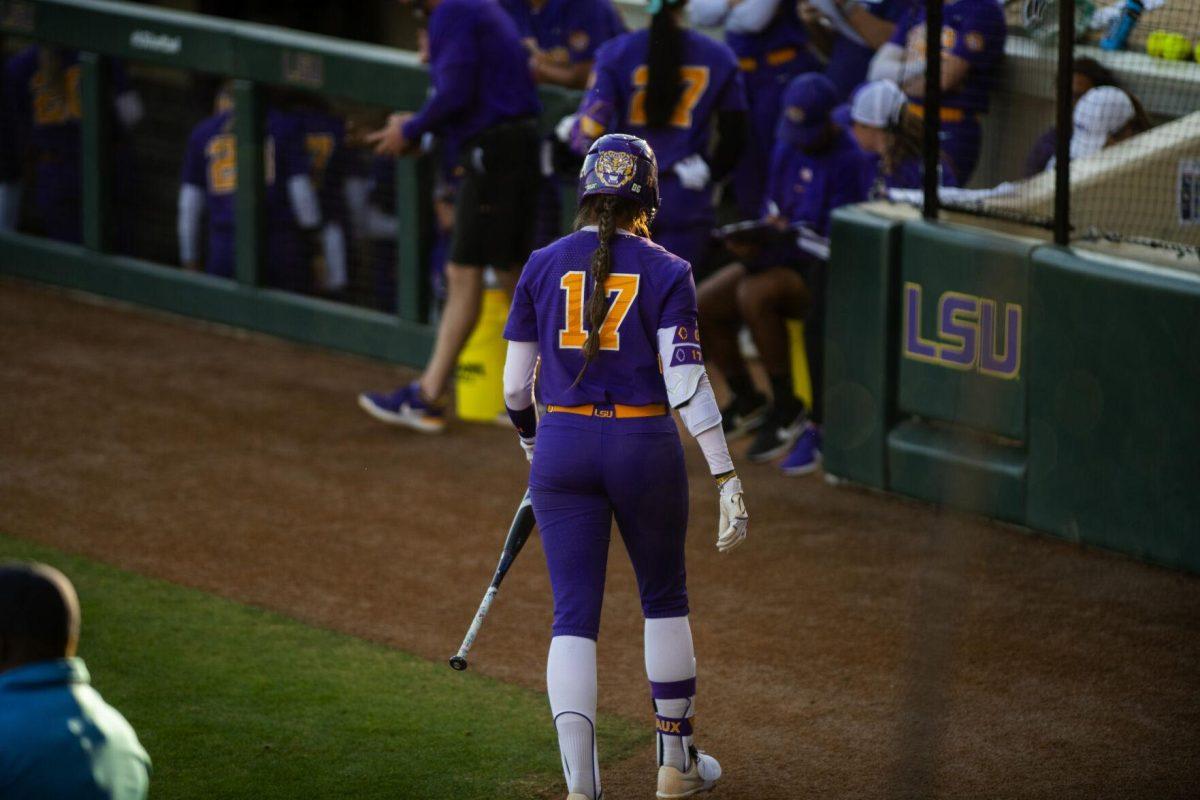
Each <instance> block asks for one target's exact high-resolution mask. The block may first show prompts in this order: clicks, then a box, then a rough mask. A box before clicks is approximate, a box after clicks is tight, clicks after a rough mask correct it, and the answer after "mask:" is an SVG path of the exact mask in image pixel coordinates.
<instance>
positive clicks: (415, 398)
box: [358, 0, 541, 433]
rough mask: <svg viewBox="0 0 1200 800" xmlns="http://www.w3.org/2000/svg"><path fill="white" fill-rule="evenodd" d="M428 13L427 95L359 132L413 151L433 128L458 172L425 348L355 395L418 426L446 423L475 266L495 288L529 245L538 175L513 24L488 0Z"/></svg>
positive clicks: (473, 303)
mask: <svg viewBox="0 0 1200 800" xmlns="http://www.w3.org/2000/svg"><path fill="white" fill-rule="evenodd" d="M419 2H420V5H421V6H422V8H424V9H425V11H427V12H430V17H429V32H428V37H429V68H430V79H431V81H432V83H433V89H434V93H433V96H432V97H431V98H430V99H429V100H428V101H427V102H426V103H425V106H424V108H422V109H421V111H420V112H418V113H416V114H393V115H391V117H389V118H388V122H387V125H386V126H385V127H384V128H383V129H381V130H379V131H376V132H375V133H372V134H370V135H369V136H368V137H367V140H368V141H369V142H372V143H374V144H375V145H376V148H375V152H376V153H377V154H380V155H393V156H401V155H407V154H409V153H412V152H414V151H415V149H416V146H417V144H418V143H419V142H420V140H421V138H422V137H423V136H424V135H425V134H427V133H431V134H433V135H435V136H436V137H437V138H438V139H439V142H440V147H442V148H443V154H444V158H446V159H453V161H452V163H455V164H456V165H457V166H456V169H455V172H456V173H461V180H460V182H459V185H458V193H457V195H456V200H455V203H456V205H455V218H454V234H453V239H452V241H451V244H450V255H449V260H448V261H447V263H446V303H445V306H444V308H443V310H442V316H441V319H440V320H439V322H438V334H437V340H436V341H435V342H434V347H433V354H432V355H431V356H430V358H429V362H428V363H427V364H426V365H425V370H424V372H422V373H421V377H420V378H419V379H418V380H417V381H414V382H413V383H411V384H409V385H407V386H402V387H400V388H398V389H397V390H395V391H394V392H391V393H374V392H370V393H363V394H360V395H359V397H358V404H359V407H361V408H362V409H363V410H364V411H366V412H367V413H368V414H370V415H371V416H372V417H374V418H375V419H378V420H380V421H382V422H387V423H389V424H393V425H401V426H404V427H408V428H412V429H413V430H416V431H420V432H423V433H440V432H441V431H443V430H444V429H445V417H444V410H443V406H444V400H443V397H444V395H445V393H446V390H447V389H448V387H449V384H450V377H451V376H452V375H453V374H454V367H455V363H456V361H457V360H458V355H459V353H460V352H461V351H462V348H463V345H464V344H466V341H467V337H468V336H470V334H471V331H472V330H473V329H474V327H475V321H476V320H477V319H478V317H479V309H480V303H481V301H482V297H483V268H484V267H485V266H488V265H490V266H492V267H494V268H495V270H496V273H497V276H498V278H499V280H500V283H501V285H502V287H503V288H506V289H511V287H512V285H513V284H514V283H515V281H516V272H517V270H519V269H520V266H521V264H522V263H524V261H525V259H526V258H527V257H528V256H529V251H530V250H531V249H532V241H533V226H534V222H535V217H534V215H533V214H530V213H528V204H529V198H531V197H535V196H536V195H537V192H538V186H539V183H540V182H541V175H540V170H539V169H538V134H537V119H536V117H537V114H538V113H539V112H540V111H541V104H540V102H539V100H538V96H537V88H536V86H535V85H534V82H533V77H532V75H531V74H530V72H529V64H528V52H527V51H526V50H525V46H524V45H522V44H521V38H520V35H519V34H518V32H517V26H516V23H514V22H513V21H512V18H511V17H509V16H508V14H506V13H505V12H504V9H503V8H501V7H500V4H499V3H498V2H496V0H419Z"/></svg>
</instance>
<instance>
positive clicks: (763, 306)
mask: <svg viewBox="0 0 1200 800" xmlns="http://www.w3.org/2000/svg"><path fill="white" fill-rule="evenodd" d="M783 101H784V106H783V112H782V114H781V115H780V120H779V130H778V137H777V138H778V140H779V141H778V144H777V145H776V147H775V151H774V153H773V154H772V158H771V180H770V183H769V184H768V187H767V198H766V204H765V206H766V207H765V208H764V218H765V219H766V220H768V221H770V222H772V223H773V226H772V227H773V228H775V229H777V230H778V232H779V235H773V236H771V237H769V238H767V237H764V239H763V241H761V242H757V243H753V244H747V245H743V246H737V247H731V248H730V249H731V250H734V255H736V256H737V257H738V258H739V261H738V262H737V263H733V264H729V265H728V266H726V267H724V268H722V269H721V270H719V271H718V272H716V273H714V274H713V275H711V276H709V278H708V279H707V280H705V281H704V283H703V284H701V286H700V314H701V323H702V326H703V329H704V338H705V343H706V344H707V345H708V348H709V352H710V354H711V355H712V358H713V362H714V363H715V364H716V365H717V367H718V369H720V370H721V373H722V374H723V375H724V376H725V378H726V380H727V381H728V383H729V386H730V389H731V391H732V394H733V397H732V398H731V400H730V402H729V404H728V405H727V406H726V408H725V409H724V411H723V413H722V416H723V425H724V427H725V430H726V431H727V432H728V433H730V435H733V434H735V433H739V434H740V433H749V432H751V431H754V430H756V429H757V431H758V434H757V436H755V439H754V441H753V443H752V444H751V445H750V449H749V450H748V451H747V457H748V458H750V459H751V460H752V461H758V462H765V461H769V460H771V459H773V458H775V457H777V456H779V455H782V454H784V453H785V452H787V451H788V449H789V448H794V452H793V453H792V454H791V455H789V457H788V458H787V459H785V461H784V463H783V464H781V467H782V468H783V469H784V470H785V472H787V473H788V474H806V473H807V472H811V471H813V470H814V469H815V468H816V464H817V462H818V461H819V458H820V431H819V428H818V427H817V426H818V425H819V424H820V422H821V414H822V410H823V408H822V407H823V403H822V389H823V386H822V381H821V376H822V365H823V354H824V348H823V339H822V336H821V331H822V326H823V310H824V309H823V306H824V302H823V297H824V273H825V268H824V264H822V263H820V262H819V261H818V260H817V259H815V258H814V257H812V256H811V255H808V254H806V253H804V252H803V251H801V250H800V248H799V247H797V245H796V243H795V242H796V236H795V228H796V227H797V226H804V227H806V228H808V229H810V230H811V231H813V232H814V233H816V234H817V235H819V236H827V235H828V233H829V217H830V214H831V212H832V211H833V209H835V208H837V207H839V206H842V205H846V204H848V203H856V202H859V201H861V200H865V199H866V196H867V188H868V186H869V185H870V180H871V178H872V177H873V174H874V172H873V169H872V168H871V165H870V162H869V161H868V159H867V157H866V155H865V154H864V153H863V152H862V151H861V150H860V149H859V147H858V145H857V144H856V143H855V141H854V139H853V138H852V137H851V135H850V134H849V133H848V132H847V131H845V130H843V129H842V128H840V127H839V126H837V125H836V124H834V122H833V121H832V119H831V118H830V112H832V110H833V108H834V107H835V106H836V105H837V102H838V95H837V88H836V87H835V86H834V85H833V82H832V81H830V80H829V78H827V77H825V76H824V75H822V74H820V73H815V72H814V73H809V74H807V75H801V76H800V77H798V78H796V79H795V80H794V81H792V83H791V84H790V85H789V86H788V88H787V91H786V92H784V96H783ZM787 319H803V320H804V323H805V327H804V341H805V352H806V355H807V357H808V366H809V373H810V375H811V376H812V380H813V407H812V408H811V409H806V408H805V406H804V403H803V401H801V400H800V399H798V398H797V397H796V396H795V393H794V392H793V390H792V369H791V357H790V352H789V342H788V336H787V329H786V327H785V320H787ZM743 325H745V326H747V327H749V329H750V333H751V335H752V336H753V338H754V343H755V345H756V347H757V349H758V352H759V357H760V359H761V361H762V364H763V366H764V368H765V369H766V372H767V377H768V380H769V381H770V385H771V394H772V399H771V402H770V404H769V405H768V404H767V403H766V399H765V398H764V397H763V396H762V395H761V394H760V393H759V392H758V391H757V390H756V389H755V388H754V383H753V381H752V380H751V378H750V373H749V370H748V368H747V366H746V362H745V360H744V359H743V358H742V355H741V350H740V348H739V346H738V341H737V337H738V332H739V331H740V329H741V327H742V326H743Z"/></svg>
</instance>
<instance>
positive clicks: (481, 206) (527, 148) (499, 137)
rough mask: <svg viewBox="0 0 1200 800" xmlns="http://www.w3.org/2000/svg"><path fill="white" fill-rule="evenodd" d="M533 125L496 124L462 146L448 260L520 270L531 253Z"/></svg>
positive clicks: (535, 171)
mask: <svg viewBox="0 0 1200 800" xmlns="http://www.w3.org/2000/svg"><path fill="white" fill-rule="evenodd" d="M538 147H539V140H538V132H537V122H536V120H534V119H532V118H529V119H521V120H513V121H509V122H502V123H500V124H499V125H495V126H493V127H491V128H488V129H487V130H485V131H483V132H482V133H480V134H479V135H477V136H474V137H472V138H471V139H469V140H468V141H467V142H466V143H465V144H464V145H463V151H462V155H461V156H460V160H459V167H460V170H459V171H460V172H461V173H462V183H461V184H459V187H458V199H457V201H456V203H455V207H454V234H453V240H452V242H451V244H450V261H452V262H454V263H455V264H458V265H460V266H471V267H485V266H492V267H495V268H497V269H520V268H521V267H522V266H524V265H525V261H526V260H528V258H529V254H530V252H532V250H533V235H534V226H535V224H536V222H537V215H536V213H535V212H536V210H537V209H536V204H537V197H538V192H539V190H540V187H541V181H542V177H541V172H540V171H539V167H538Z"/></svg>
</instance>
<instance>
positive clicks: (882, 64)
mask: <svg viewBox="0 0 1200 800" xmlns="http://www.w3.org/2000/svg"><path fill="white" fill-rule="evenodd" d="M903 70H904V48H903V47H901V46H900V45H898V44H896V43H895V42H886V43H885V44H884V45H883V47H880V48H879V50H877V51H876V52H875V55H874V56H873V57H872V58H871V66H869V67H868V68H867V80H869V81H881V80H889V81H895V82H896V83H899V82H900V73H901V72H903Z"/></svg>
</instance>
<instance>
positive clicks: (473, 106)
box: [404, 0, 541, 157]
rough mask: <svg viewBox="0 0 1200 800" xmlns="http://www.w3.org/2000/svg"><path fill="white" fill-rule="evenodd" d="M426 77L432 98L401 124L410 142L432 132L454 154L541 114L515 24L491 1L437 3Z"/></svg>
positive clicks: (443, 0)
mask: <svg viewBox="0 0 1200 800" xmlns="http://www.w3.org/2000/svg"><path fill="white" fill-rule="evenodd" d="M429 75H430V80H431V81H432V82H433V90H434V93H433V97H431V98H429V100H428V101H427V102H426V103H425V107H424V108H422V109H421V111H420V112H419V113H418V114H417V115H416V116H415V117H413V118H412V119H410V120H409V121H408V122H407V123H406V124H405V126H404V137H405V138H406V139H408V140H409V141H414V142H415V141H417V140H419V139H420V138H421V137H422V136H423V135H424V134H425V133H427V132H432V133H433V134H435V135H436V136H438V137H439V138H440V139H441V140H442V146H443V147H445V148H447V149H448V151H449V152H450V153H457V152H458V149H459V148H460V147H461V146H462V144H463V142H465V141H466V140H468V139H470V138H471V137H472V136H475V135H476V134H478V133H481V132H482V131H484V130H486V129H488V128H490V127H492V126H493V125H496V124H497V123H499V122H503V121H504V120H508V119H513V118H517V117H532V116H536V115H537V114H538V113H539V112H540V111H541V103H540V101H539V100H538V96H537V88H536V87H535V86H534V82H533V76H532V75H531V74H530V72H529V58H528V53H527V52H526V50H525V46H524V45H522V44H521V38H520V36H519V35H518V33H517V26H516V23H514V22H513V21H512V18H511V17H509V16H508V14H506V13H504V9H502V8H501V7H500V4H499V3H497V2H496V0H442V3H441V5H439V6H438V7H437V8H436V9H434V11H433V14H432V15H430V17H429ZM451 157H452V156H451Z"/></svg>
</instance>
